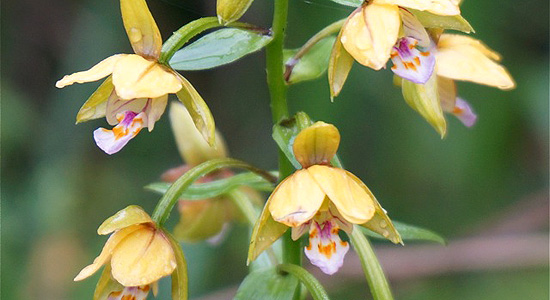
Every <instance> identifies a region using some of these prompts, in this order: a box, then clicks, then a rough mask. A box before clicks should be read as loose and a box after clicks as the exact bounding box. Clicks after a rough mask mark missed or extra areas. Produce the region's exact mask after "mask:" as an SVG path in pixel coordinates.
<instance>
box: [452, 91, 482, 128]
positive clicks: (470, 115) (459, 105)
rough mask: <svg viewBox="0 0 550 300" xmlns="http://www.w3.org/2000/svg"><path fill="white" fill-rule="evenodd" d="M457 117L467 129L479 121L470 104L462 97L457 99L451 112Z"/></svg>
mask: <svg viewBox="0 0 550 300" xmlns="http://www.w3.org/2000/svg"><path fill="white" fill-rule="evenodd" d="M450 113H452V114H453V115H455V117H457V118H458V119H459V120H460V122H462V124H464V125H465V126H466V127H472V126H474V124H475V123H476V121H477V115H476V114H475V112H474V111H473V110H472V107H471V106H470V104H469V103H468V102H466V101H465V100H463V99H462V98H460V97H457V98H456V105H455V107H454V108H453V110H452V111H451V112H450Z"/></svg>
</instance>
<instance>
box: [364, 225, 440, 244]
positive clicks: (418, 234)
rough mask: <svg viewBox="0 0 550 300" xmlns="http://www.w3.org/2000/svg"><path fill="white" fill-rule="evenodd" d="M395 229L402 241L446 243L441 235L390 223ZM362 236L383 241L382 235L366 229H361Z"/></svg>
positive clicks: (420, 228) (414, 227)
mask: <svg viewBox="0 0 550 300" xmlns="http://www.w3.org/2000/svg"><path fill="white" fill-rule="evenodd" d="M392 222H393V225H394V227H395V229H396V230H397V231H399V234H400V235H401V238H402V239H403V240H404V241H430V242H436V243H439V244H441V245H446V244H447V241H446V240H445V238H443V237H442V236H441V235H439V234H437V233H435V232H433V231H431V230H429V229H426V228H422V227H418V226H414V225H409V224H405V223H402V222H398V221H392ZM361 230H362V231H363V233H364V234H366V235H368V236H370V237H373V238H378V239H385V238H384V237H383V236H382V235H380V234H378V233H376V232H374V231H372V230H369V229H367V228H361Z"/></svg>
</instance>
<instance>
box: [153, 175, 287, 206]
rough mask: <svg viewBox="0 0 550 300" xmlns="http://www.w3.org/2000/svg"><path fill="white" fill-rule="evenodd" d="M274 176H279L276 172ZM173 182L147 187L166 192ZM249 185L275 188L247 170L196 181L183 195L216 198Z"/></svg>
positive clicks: (161, 192) (162, 192)
mask: <svg viewBox="0 0 550 300" xmlns="http://www.w3.org/2000/svg"><path fill="white" fill-rule="evenodd" d="M272 174H273V176H277V174H276V173H275V172H273V173H272ZM171 185H172V184H171V183H168V182H155V183H151V184H149V185H147V186H145V189H147V190H149V191H152V192H156V193H159V194H164V193H166V191H168V189H169V188H170V186H171ZM243 185H246V186H249V187H251V188H254V189H256V190H260V191H266V192H270V191H272V190H273V184H272V183H270V182H269V181H267V180H265V178H263V177H261V176H259V175H257V174H255V173H252V172H246V173H242V174H237V175H234V176H231V177H229V178H224V179H218V180H214V181H210V182H205V183H195V184H193V185H191V186H189V187H188V188H187V189H186V190H185V191H184V192H183V193H182V195H181V198H182V199H185V200H201V199H207V198H214V197H218V196H220V195H223V194H226V193H228V192H230V191H231V190H233V189H235V188H237V187H239V186H243Z"/></svg>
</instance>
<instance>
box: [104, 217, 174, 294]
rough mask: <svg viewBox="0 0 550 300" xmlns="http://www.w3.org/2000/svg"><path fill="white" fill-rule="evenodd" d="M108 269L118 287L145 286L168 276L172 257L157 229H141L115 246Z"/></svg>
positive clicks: (169, 245) (172, 263) (172, 261)
mask: <svg viewBox="0 0 550 300" xmlns="http://www.w3.org/2000/svg"><path fill="white" fill-rule="evenodd" d="M111 267H112V274H113V278H115V279H116V280H117V281H118V282H120V283H121V284H122V285H124V286H138V285H146V284H150V283H153V282H155V281H157V280H159V279H160V278H162V277H164V276H167V275H170V274H171V273H172V272H173V271H174V269H175V268H176V258H175V254H174V250H173V249H172V246H171V244H170V242H169V241H168V240H167V238H166V237H165V236H164V235H163V234H162V232H161V231H160V230H156V229H155V228H152V227H149V226H142V228H141V229H140V230H138V231H135V232H133V233H132V234H131V235H128V236H127V237H126V238H125V239H124V240H122V241H121V242H120V243H119V244H118V245H117V247H116V248H115V249H114V251H113V256H112V258H111Z"/></svg>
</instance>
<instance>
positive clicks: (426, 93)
mask: <svg viewBox="0 0 550 300" xmlns="http://www.w3.org/2000/svg"><path fill="white" fill-rule="evenodd" d="M401 88H402V92H403V98H405V101H406V102H407V104H409V105H410V106H411V107H412V108H413V109H414V110H416V111H417V112H418V113H419V114H420V115H421V116H422V117H423V118H424V119H426V121H428V123H430V125H432V126H433V127H434V128H435V130H436V131H437V132H438V133H439V134H440V135H441V138H444V137H445V134H446V133H447V122H446V121H445V116H444V115H443V110H442V109H441V104H440V101H439V93H438V89H437V75H436V74H435V72H434V74H432V76H431V77H430V79H428V81H427V82H426V83H425V84H416V83H414V82H411V81H408V80H406V79H403V84H402V87H401Z"/></svg>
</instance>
